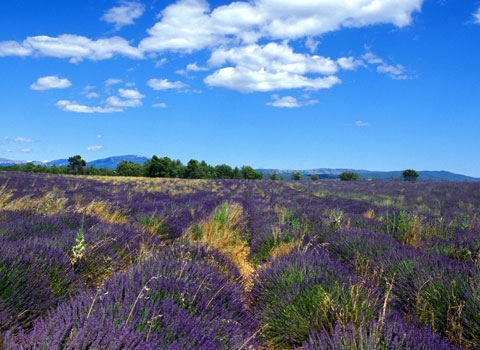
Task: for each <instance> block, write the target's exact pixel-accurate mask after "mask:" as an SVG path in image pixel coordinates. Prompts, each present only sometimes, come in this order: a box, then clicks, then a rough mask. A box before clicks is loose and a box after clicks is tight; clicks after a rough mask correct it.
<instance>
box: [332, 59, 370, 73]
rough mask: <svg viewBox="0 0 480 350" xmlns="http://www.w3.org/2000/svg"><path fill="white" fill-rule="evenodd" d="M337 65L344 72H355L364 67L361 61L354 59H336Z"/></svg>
mask: <svg viewBox="0 0 480 350" xmlns="http://www.w3.org/2000/svg"><path fill="white" fill-rule="evenodd" d="M337 63H338V65H339V66H340V67H341V68H342V69H344V70H355V69H357V68H358V67H363V66H365V63H364V62H363V61H362V60H358V59H355V58H354V57H341V58H339V59H337Z"/></svg>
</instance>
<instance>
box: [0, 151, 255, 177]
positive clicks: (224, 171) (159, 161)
mask: <svg viewBox="0 0 480 350" xmlns="http://www.w3.org/2000/svg"><path fill="white" fill-rule="evenodd" d="M0 169H1V170H4V171H22V172H29V173H48V174H71V175H97V176H133V177H166V178H183V179H249V180H250V179H252V180H255V179H262V178H263V175H262V174H261V173H259V172H256V171H255V170H254V169H253V168H252V167H251V166H242V167H241V168H238V167H234V168H232V167H231V166H229V165H227V164H221V165H216V166H212V165H209V164H207V163H206V162H205V161H204V160H202V161H198V160H196V159H191V160H190V161H189V162H188V163H187V165H184V164H183V163H182V162H181V161H180V160H172V159H170V158H169V157H163V158H160V157H158V156H156V155H154V156H153V157H152V158H150V159H148V160H147V161H146V162H145V163H144V164H139V163H135V162H131V161H125V160H122V161H121V162H120V163H119V164H118V165H117V167H116V169H108V168H96V167H94V166H87V162H86V161H85V160H83V159H82V157H81V156H80V155H75V156H72V157H70V158H68V165H66V166H56V165H52V166H48V165H44V164H34V163H25V164H14V165H8V166H2V167H0Z"/></svg>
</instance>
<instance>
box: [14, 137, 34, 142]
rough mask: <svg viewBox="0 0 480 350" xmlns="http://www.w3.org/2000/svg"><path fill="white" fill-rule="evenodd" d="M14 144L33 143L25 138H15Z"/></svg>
mask: <svg viewBox="0 0 480 350" xmlns="http://www.w3.org/2000/svg"><path fill="white" fill-rule="evenodd" d="M15 142H18V143H31V142H33V140H32V139H29V138H26V137H17V138H15Z"/></svg>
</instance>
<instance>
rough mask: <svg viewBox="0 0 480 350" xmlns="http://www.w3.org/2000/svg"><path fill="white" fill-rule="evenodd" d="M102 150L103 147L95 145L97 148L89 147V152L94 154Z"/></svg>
mask: <svg viewBox="0 0 480 350" xmlns="http://www.w3.org/2000/svg"><path fill="white" fill-rule="evenodd" d="M102 148H103V146H98V145H95V146H89V147H87V150H89V151H92V152H96V151H100V150H101V149H102Z"/></svg>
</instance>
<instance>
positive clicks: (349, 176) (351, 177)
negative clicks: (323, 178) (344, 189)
mask: <svg viewBox="0 0 480 350" xmlns="http://www.w3.org/2000/svg"><path fill="white" fill-rule="evenodd" d="M338 177H339V178H340V180H342V181H357V180H359V179H360V176H359V175H358V174H357V173H355V172H353V171H344V172H343V173H341V174H339V175H338Z"/></svg>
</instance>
